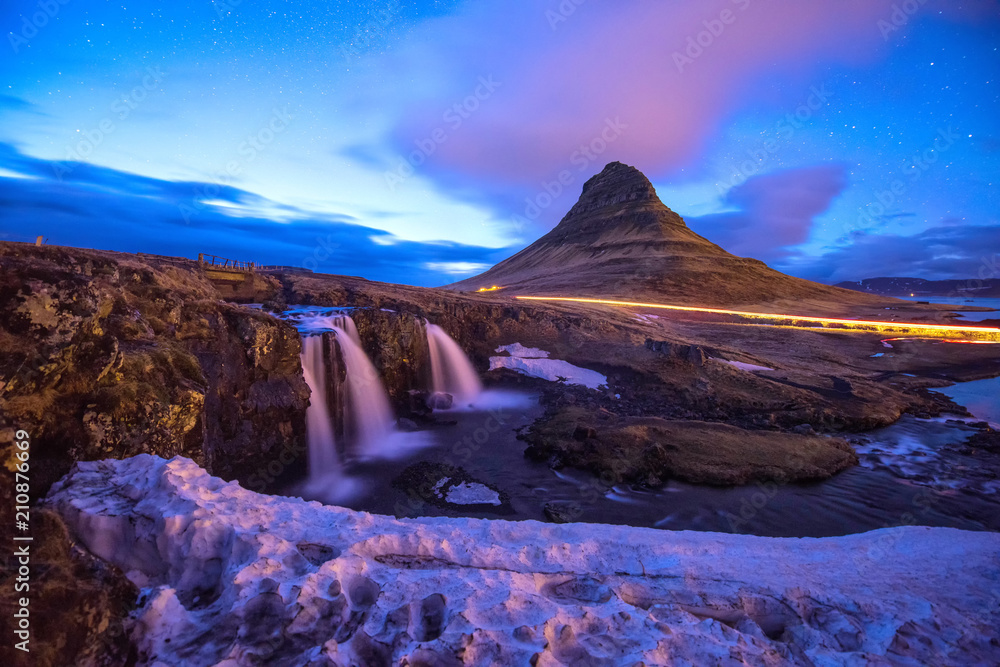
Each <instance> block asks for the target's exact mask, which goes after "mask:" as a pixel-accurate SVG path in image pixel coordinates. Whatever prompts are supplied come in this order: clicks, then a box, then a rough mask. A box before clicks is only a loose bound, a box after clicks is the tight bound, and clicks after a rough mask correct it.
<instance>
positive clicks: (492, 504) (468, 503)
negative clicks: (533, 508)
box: [392, 461, 514, 515]
mask: <svg viewBox="0 0 1000 667" xmlns="http://www.w3.org/2000/svg"><path fill="white" fill-rule="evenodd" d="M392 485H393V487H395V488H396V489H399V490H400V491H402V492H403V493H405V494H406V495H407V496H408V497H409V499H410V500H411V502H412V501H418V502H425V503H428V504H430V505H434V506H435V507H441V508H446V509H456V510H461V511H463V512H468V511H475V512H491V513H494V514H499V515H507V514H512V513H513V511H514V508H513V507H511V504H510V496H509V495H508V494H507V492H506V491H504V490H502V489H500V488H499V487H497V486H496V485H494V484H490V483H487V482H484V481H482V480H480V479H477V478H475V477H473V476H472V475H470V474H469V473H468V472H467V471H466V470H465V469H464V468H459V467H457V466H452V465H448V464H446V463H434V462H430V461H420V462H418V463H415V464H413V465H411V466H409V467H407V468H406V469H404V470H403V472H401V473H400V474H399V475H398V476H397V477H396V478H395V479H394V480H393V481H392Z"/></svg>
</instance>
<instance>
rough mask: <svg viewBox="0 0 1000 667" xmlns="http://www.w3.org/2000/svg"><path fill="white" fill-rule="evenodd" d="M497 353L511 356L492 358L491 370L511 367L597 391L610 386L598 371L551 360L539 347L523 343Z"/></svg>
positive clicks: (536, 375) (505, 347) (513, 344)
mask: <svg viewBox="0 0 1000 667" xmlns="http://www.w3.org/2000/svg"><path fill="white" fill-rule="evenodd" d="M496 351H497V352H506V353H507V354H509V355H510V356H508V357H502V356H501V357H490V370H491V371H495V370H497V369H498V368H509V369H510V370H512V371H516V372H518V373H521V374H522V375H528V376H530V377H536V378H541V379H543V380H551V381H553V382H565V383H566V384H581V385H583V386H585V387H587V388H589V389H597V388H598V387H601V386H604V385H606V384H607V383H608V378H607V377H605V376H604V375H601V374H600V373H598V372H597V371H592V370H588V369H586V368H580V367H579V366H574V365H573V364H571V363H569V362H568V361H563V360H562V359H549V353H548V352H546V351H545V350H540V349H538V348H536V347H525V346H523V345H521V344H520V343H512V344H510V345H501V346H500V347H498V348H497V349H496Z"/></svg>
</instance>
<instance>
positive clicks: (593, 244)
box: [447, 162, 876, 306]
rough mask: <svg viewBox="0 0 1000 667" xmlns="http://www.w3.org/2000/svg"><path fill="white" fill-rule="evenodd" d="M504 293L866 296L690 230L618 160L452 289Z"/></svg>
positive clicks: (674, 298) (672, 297)
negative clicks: (556, 217) (551, 218)
mask: <svg viewBox="0 0 1000 667" xmlns="http://www.w3.org/2000/svg"><path fill="white" fill-rule="evenodd" d="M491 286H500V287H503V288H504V289H505V291H506V292H508V293H510V292H513V293H517V294H525V295H539V296H540V295H544V296H585V297H605V298H618V299H630V300H639V299H642V300H650V301H653V300H658V301H660V302H666V303H674V304H687V305H712V306H732V305H741V304H742V305H747V304H758V303H764V302H772V301H779V300H805V299H811V300H819V301H835V302H838V303H849V304H855V303H860V304H865V303H874V302H875V301H876V300H874V299H872V298H871V297H870V296H868V295H863V294H862V293H858V292H851V291H847V290H843V289H840V288H837V287H831V286H828V285H821V284H819V283H814V282H810V281H808V280H802V279H800V278H793V277H792V276H788V275H785V274H783V273H779V272H778V271H775V270H773V269H771V268H769V267H768V266H767V265H766V264H764V263H763V262H761V261H758V260H756V259H749V258H743V257H736V256H735V255H731V254H730V253H728V252H726V251H725V250H723V249H722V248H720V247H719V246H717V245H715V244H714V243H712V242H710V241H708V240H707V239H705V238H703V237H701V236H699V235H697V234H695V233H694V232H693V231H691V230H690V229H688V226H687V225H686V224H685V223H684V220H683V219H682V218H681V217H680V216H679V215H677V214H676V213H674V212H673V211H671V210H670V209H669V208H667V207H666V206H665V205H664V204H663V202H662V201H660V198H659V197H658V196H657V194H656V190H655V189H654V188H653V184H652V183H650V182H649V179H647V178H646V177H645V176H644V175H643V174H642V172H640V171H639V170H638V169H636V168H635V167H630V166H628V165H625V164H622V163H620V162H612V163H611V164H609V165H608V166H606V167H605V168H604V170H603V171H601V173H599V174H597V175H596V176H594V177H593V178H591V179H590V180H588V181H587V182H586V183H585V184H584V186H583V193H582V194H581V195H580V199H579V201H577V202H576V204H575V205H574V206H573V208H571V209H570V210H569V212H568V213H567V214H566V216H565V217H564V218H563V219H562V221H560V222H559V224H558V225H557V226H556V227H555V228H554V229H552V231H550V232H549V233H547V234H545V235H544V236H542V237H541V238H540V239H538V240H537V241H535V242H534V243H532V244H531V245H529V246H528V247H527V248H525V249H524V250H522V251H521V252H519V253H517V254H516V255H514V256H512V257H509V258H507V259H505V260H504V261H502V262H500V263H499V264H497V265H496V266H494V267H493V268H491V269H489V270H488V271H486V272H485V273H481V274H480V275H478V276H475V277H473V278H468V279H466V280H462V281H460V282H457V283H454V284H452V285H448V286H447V287H448V288H450V289H456V290H470V291H471V290H478V289H480V288H488V287H491Z"/></svg>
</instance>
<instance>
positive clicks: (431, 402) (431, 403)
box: [427, 391, 455, 410]
mask: <svg viewBox="0 0 1000 667" xmlns="http://www.w3.org/2000/svg"><path fill="white" fill-rule="evenodd" d="M454 403H455V397H454V396H452V395H451V394H447V393H445V392H441V391H436V392H434V393H432V394H431V395H430V396H428V397H427V407H428V408H430V409H431V410H448V409H450V408H451V406H452V405H453V404H454Z"/></svg>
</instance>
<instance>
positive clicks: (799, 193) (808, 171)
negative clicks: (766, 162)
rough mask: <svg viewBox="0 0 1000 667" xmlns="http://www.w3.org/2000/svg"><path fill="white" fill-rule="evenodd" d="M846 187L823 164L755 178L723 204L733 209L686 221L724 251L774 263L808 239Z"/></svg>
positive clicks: (838, 173) (839, 169)
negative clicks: (816, 221) (824, 213)
mask: <svg viewBox="0 0 1000 667" xmlns="http://www.w3.org/2000/svg"><path fill="white" fill-rule="evenodd" d="M846 186H847V178H846V175H845V170H844V167H843V166H841V165H822V166H817V167H809V168H804V169H788V170H782V171H775V172H771V173H768V174H764V175H761V176H754V177H752V178H750V179H748V180H747V181H746V182H745V183H743V184H742V185H738V186H736V187H734V188H732V189H730V190H729V191H728V192H727V193H726V196H725V198H724V200H723V203H724V204H726V205H728V206H730V207H734V208H736V209H738V211H736V212H733V213H717V214H713V215H707V216H703V217H700V218H691V219H689V220H688V221H687V222H688V225H689V226H690V227H691V229H693V230H694V231H696V232H698V233H699V234H701V235H703V236H705V237H706V238H708V239H709V240H710V241H712V242H714V243H717V244H719V245H721V246H722V247H723V248H725V249H726V250H728V251H729V252H731V253H733V254H735V255H740V256H743V257H754V258H756V259H760V260H762V261H764V262H775V261H780V260H782V259H785V258H787V257H789V256H790V255H792V254H793V251H792V250H791V248H792V247H794V246H797V245H799V244H801V243H804V242H805V241H806V240H808V238H809V233H810V232H811V230H812V226H813V221H814V220H815V218H816V216H818V215H820V214H821V213H823V212H824V211H826V210H827V209H828V208H829V207H830V204H831V203H832V202H833V200H834V199H835V198H836V197H837V196H838V195H839V194H840V193H841V192H842V191H843V190H844V188H845V187H846Z"/></svg>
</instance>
